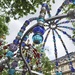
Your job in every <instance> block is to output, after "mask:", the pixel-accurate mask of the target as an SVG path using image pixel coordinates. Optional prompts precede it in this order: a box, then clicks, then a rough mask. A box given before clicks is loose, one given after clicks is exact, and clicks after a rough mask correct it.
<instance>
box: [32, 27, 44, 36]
mask: <svg viewBox="0 0 75 75" xmlns="http://www.w3.org/2000/svg"><path fill="white" fill-rule="evenodd" d="M33 32H34V33H35V34H36V33H40V34H42V35H43V34H44V32H45V29H44V27H42V26H36V27H34V28H33Z"/></svg>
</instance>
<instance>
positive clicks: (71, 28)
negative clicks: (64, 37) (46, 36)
mask: <svg viewBox="0 0 75 75" xmlns="http://www.w3.org/2000/svg"><path fill="white" fill-rule="evenodd" d="M57 27H60V28H66V29H70V30H75V28H73V27H68V26H57Z"/></svg>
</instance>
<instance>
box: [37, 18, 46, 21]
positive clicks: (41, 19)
mask: <svg viewBox="0 0 75 75" xmlns="http://www.w3.org/2000/svg"><path fill="white" fill-rule="evenodd" d="M37 21H38V22H39V21H42V22H45V21H44V19H43V18H39V19H38V20H37Z"/></svg>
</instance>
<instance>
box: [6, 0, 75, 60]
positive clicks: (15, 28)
mask: <svg viewBox="0 0 75 75" xmlns="http://www.w3.org/2000/svg"><path fill="white" fill-rule="evenodd" d="M63 1H64V0H55V4H52V10H51V15H52V16H53V15H55V13H56V11H57V9H58V8H59V6H60V5H61V4H62V2H63ZM39 12H40V8H38V9H37V12H36V13H35V14H34V15H31V14H29V15H28V16H24V17H23V18H20V19H19V20H14V19H11V21H10V23H9V24H8V27H9V35H8V36H7V37H6V41H7V42H8V43H12V42H13V40H14V39H15V37H16V36H17V33H18V32H19V30H20V28H21V27H22V25H23V23H24V22H25V20H27V19H29V18H31V17H38V16H39ZM31 24H32V25H34V23H31ZM66 25H68V26H72V25H71V23H69V24H66ZM66 31H67V32H68V33H69V34H71V35H73V34H72V31H70V30H66ZM59 33H60V32H59ZM60 35H61V36H62V39H63V41H64V42H65V45H66V47H67V49H68V51H69V52H74V51H75V46H74V44H73V43H72V41H71V40H70V39H69V38H67V37H66V36H65V35H63V34H62V33H60ZM56 40H57V50H58V57H61V56H63V55H65V50H64V48H63V46H62V44H61V42H60V40H59V38H58V37H57V35H56ZM45 48H46V49H49V51H47V50H46V54H47V56H48V57H49V58H50V60H53V59H55V55H54V46H53V39H52V35H51V33H50V35H49V37H48V40H47V42H46V45H45Z"/></svg>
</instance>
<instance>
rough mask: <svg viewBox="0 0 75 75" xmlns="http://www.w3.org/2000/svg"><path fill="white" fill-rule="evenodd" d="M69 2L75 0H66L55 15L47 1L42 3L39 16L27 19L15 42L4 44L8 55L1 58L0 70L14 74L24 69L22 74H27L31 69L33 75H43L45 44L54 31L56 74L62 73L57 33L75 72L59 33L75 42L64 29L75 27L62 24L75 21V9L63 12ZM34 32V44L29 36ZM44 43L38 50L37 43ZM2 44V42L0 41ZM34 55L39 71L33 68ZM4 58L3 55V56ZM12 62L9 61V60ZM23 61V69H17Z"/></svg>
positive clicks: (74, 1) (74, 2) (30, 72)
mask: <svg viewBox="0 0 75 75" xmlns="http://www.w3.org/2000/svg"><path fill="white" fill-rule="evenodd" d="M69 3H73V4H75V0H65V1H64V2H63V3H62V5H61V6H60V7H59V8H58V10H57V12H56V14H55V16H51V14H50V9H49V7H48V5H47V4H46V3H43V4H42V7H41V11H40V15H39V17H34V18H30V19H29V20H26V21H25V23H24V24H23V26H22V27H21V29H20V31H19V32H18V35H17V36H16V38H15V39H14V41H13V43H10V44H8V45H7V46H3V49H7V53H6V54H5V55H6V57H5V58H4V59H1V60H0V72H1V71H2V70H3V69H4V68H5V69H9V71H8V73H9V75H14V73H15V72H16V70H18V71H22V75H25V74H26V73H27V71H29V74H30V75H32V73H36V74H40V75H43V73H42V64H41V57H42V55H43V52H44V46H45V43H46V41H47V38H48V35H49V34H50V32H51V31H52V35H53V42H54V51H55V58H56V64H55V65H56V72H55V73H56V75H62V71H61V72H59V70H58V60H57V58H58V56H57V46H56V38H55V34H57V36H58V38H59V39H60V41H61V43H62V45H63V47H64V50H65V52H66V54H67V56H68V60H69V66H70V70H71V72H72V74H73V73H74V72H75V69H74V68H73V65H72V62H71V61H70V60H71V59H70V56H69V53H68V50H67V48H66V46H65V44H64V42H63V40H62V37H61V35H60V34H59V33H58V31H60V32H62V33H63V34H64V35H66V36H67V37H68V38H70V39H71V40H72V41H73V42H75V39H73V38H72V36H70V35H69V34H68V33H67V32H66V31H64V30H63V29H64V28H66V29H69V30H72V31H74V30H75V28H72V27H69V26H61V24H66V23H70V22H75V20H74V19H75V10H71V11H69V12H68V13H67V14H61V15H59V13H60V12H61V10H62V8H63V7H64V6H65V5H68V4H69ZM46 12H47V14H48V16H49V17H48V18H47V19H46V18H45V15H46ZM66 17H68V18H70V20H67V21H64V22H60V20H61V19H63V18H66ZM34 20H36V21H37V23H36V24H35V25H33V26H32V27H30V28H29V29H28V30H26V27H28V26H29V24H30V23H31V22H32V21H34ZM61 28H62V29H61ZM25 30H26V32H25ZM46 31H48V32H47V35H46V36H45V39H44V38H43V35H44V34H45V32H46ZM24 32H25V33H24ZM31 33H33V36H32V41H33V42H32V44H30V43H28V42H29V40H28V37H29V36H30V34H31ZM41 43H43V46H42V49H41V51H40V52H38V51H37V49H36V48H35V47H34V46H35V45H38V44H41ZM0 45H1V43H0ZM33 56H34V58H35V59H37V61H36V65H37V67H38V70H39V72H35V71H33V70H32V64H31V60H32V57H33ZM1 58H2V57H1ZM10 61H11V62H12V63H9V62H10ZM20 61H22V64H21V69H20V68H19V69H16V67H17V66H18V64H19V63H18V62H20ZM23 63H24V64H23Z"/></svg>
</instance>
